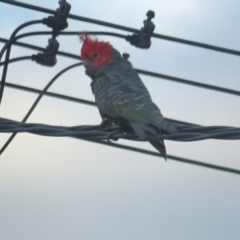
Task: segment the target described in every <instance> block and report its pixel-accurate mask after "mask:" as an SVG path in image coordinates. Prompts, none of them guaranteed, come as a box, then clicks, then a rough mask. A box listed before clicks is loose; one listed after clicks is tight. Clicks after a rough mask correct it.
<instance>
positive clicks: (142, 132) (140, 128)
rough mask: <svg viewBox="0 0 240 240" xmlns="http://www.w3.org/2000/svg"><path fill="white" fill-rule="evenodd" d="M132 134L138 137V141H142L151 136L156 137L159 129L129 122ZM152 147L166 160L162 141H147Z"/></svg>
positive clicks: (159, 131) (159, 132)
mask: <svg viewBox="0 0 240 240" xmlns="http://www.w3.org/2000/svg"><path fill="white" fill-rule="evenodd" d="M130 125H131V126H132V128H133V130H134V132H135V133H136V134H137V135H138V137H139V138H140V139H144V138H147V137H151V136H154V135H155V136H157V135H159V134H161V129H160V128H159V127H155V126H153V125H150V124H149V125H146V124H141V123H135V122H130ZM149 142H150V144H152V146H153V147H155V148H156V149H157V150H158V151H159V152H160V153H161V154H162V155H163V157H164V158H165V160H166V148H165V145H164V141H163V140H152V141H149Z"/></svg>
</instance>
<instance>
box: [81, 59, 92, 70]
mask: <svg viewBox="0 0 240 240" xmlns="http://www.w3.org/2000/svg"><path fill="white" fill-rule="evenodd" d="M82 63H83V66H84V67H85V68H87V67H88V66H89V65H90V62H89V60H87V59H82Z"/></svg>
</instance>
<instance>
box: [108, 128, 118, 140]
mask: <svg viewBox="0 0 240 240" xmlns="http://www.w3.org/2000/svg"><path fill="white" fill-rule="evenodd" d="M118 133H119V130H118V129H116V130H114V131H111V132H109V133H108V134H107V137H106V139H107V141H108V142H112V141H117V140H118V138H117V137H114V135H115V134H118Z"/></svg>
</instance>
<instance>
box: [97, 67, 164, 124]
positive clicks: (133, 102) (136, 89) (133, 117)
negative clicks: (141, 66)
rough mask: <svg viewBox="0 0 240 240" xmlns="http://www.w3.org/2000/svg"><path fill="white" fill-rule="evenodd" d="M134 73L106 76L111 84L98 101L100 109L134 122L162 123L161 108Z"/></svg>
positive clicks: (110, 114)
mask: <svg viewBox="0 0 240 240" xmlns="http://www.w3.org/2000/svg"><path fill="white" fill-rule="evenodd" d="M133 71H134V70H133ZM133 71H129V72H127V73H126V74H125V75H124V74H118V72H110V73H108V74H107V75H106V76H105V78H108V79H110V80H109V82H111V84H110V85H109V87H108V88H106V89H105V92H104V95H102V97H101V98H99V99H97V101H96V102H97V105H98V107H99V109H100V110H101V111H103V112H104V113H105V114H107V115H109V116H112V117H119V118H122V119H126V120H128V121H132V122H138V123H143V124H149V123H160V122H162V121H163V116H162V114H161V112H160V110H159V108H158V107H157V106H156V105H155V104H154V103H153V101H152V99H151V97H150V95H149V93H148V90H147V89H146V87H145V86H144V84H143V83H142V81H141V79H140V78H139V76H138V75H137V73H136V72H135V71H134V72H133ZM105 81H107V79H105Z"/></svg>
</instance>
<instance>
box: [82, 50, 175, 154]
mask: <svg viewBox="0 0 240 240" xmlns="http://www.w3.org/2000/svg"><path fill="white" fill-rule="evenodd" d="M84 66H85V67H86V73H87V75H89V76H90V77H91V78H92V84H91V86H92V91H93V94H94V95H95V101H96V104H97V106H98V108H99V111H100V114H101V116H102V117H103V116H104V117H105V118H111V120H113V121H114V122H115V123H117V122H118V121H119V119H120V120H121V121H124V122H125V123H126V124H127V125H128V126H130V127H131V129H133V131H134V132H135V133H136V134H137V135H138V136H139V138H144V137H146V136H149V135H151V136H152V135H153V136H154V135H158V134H159V133H161V132H162V130H164V131H165V132H170V133H174V132H177V128H176V126H174V125H173V124H171V123H170V122H169V121H167V120H165V119H164V117H163V115H162V114H161V112H160V110H159V108H158V107H157V106H156V105H155V104H154V103H153V101H152V99H151V96H150V94H149V92H148V90H147V88H146V87H145V85H144V83H143V82H142V81H141V79H140V77H139V76H138V74H137V72H136V71H135V70H134V69H133V68H132V66H131V65H130V64H129V63H128V62H127V61H126V60H124V59H123V58H122V56H121V55H120V53H119V52H118V51H117V50H115V49H113V58H112V60H111V61H109V62H108V63H106V64H104V65H102V66H98V67H95V66H93V65H91V63H89V62H85V63H84ZM150 143H151V144H152V145H153V146H154V147H155V148H156V149H157V150H158V151H160V152H161V153H162V154H163V155H164V156H166V150H165V145H164V142H163V141H162V140H159V141H151V142H150Z"/></svg>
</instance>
